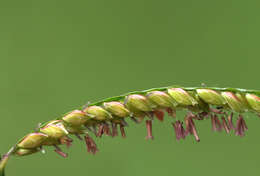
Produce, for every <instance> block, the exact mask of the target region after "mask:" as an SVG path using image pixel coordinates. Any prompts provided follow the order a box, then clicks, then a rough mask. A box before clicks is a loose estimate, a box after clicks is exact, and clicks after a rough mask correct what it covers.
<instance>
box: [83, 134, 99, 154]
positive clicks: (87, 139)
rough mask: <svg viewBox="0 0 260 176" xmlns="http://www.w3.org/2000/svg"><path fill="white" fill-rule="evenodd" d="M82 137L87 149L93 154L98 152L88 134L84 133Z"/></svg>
mask: <svg viewBox="0 0 260 176" xmlns="http://www.w3.org/2000/svg"><path fill="white" fill-rule="evenodd" d="M84 138H85V143H86V146H87V151H88V152H89V153H91V154H93V155H95V154H96V153H97V152H98V148H97V145H96V143H95V141H94V140H93V139H92V138H91V137H90V136H89V135H88V134H86V135H85V137H84Z"/></svg>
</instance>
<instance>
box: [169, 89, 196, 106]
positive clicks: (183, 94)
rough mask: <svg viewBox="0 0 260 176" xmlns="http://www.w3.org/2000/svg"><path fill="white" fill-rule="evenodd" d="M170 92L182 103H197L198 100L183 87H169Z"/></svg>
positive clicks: (187, 104)
mask: <svg viewBox="0 0 260 176" xmlns="http://www.w3.org/2000/svg"><path fill="white" fill-rule="evenodd" d="M168 93H169V94H170V95H171V96H172V98H173V99H174V100H176V101H177V103H179V104H180V105H185V106H189V105H192V106H194V105H196V104H198V102H197V101H196V100H195V99H194V98H193V97H192V96H191V95H190V94H189V93H188V92H187V91H185V90H183V89H181V88H171V89H168Z"/></svg>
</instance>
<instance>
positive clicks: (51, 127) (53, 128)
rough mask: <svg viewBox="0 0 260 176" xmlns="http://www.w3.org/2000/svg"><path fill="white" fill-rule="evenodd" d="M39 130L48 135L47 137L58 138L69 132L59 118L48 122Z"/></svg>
mask: <svg viewBox="0 0 260 176" xmlns="http://www.w3.org/2000/svg"><path fill="white" fill-rule="evenodd" d="M40 132H41V133H44V134H46V135H48V137H49V138H52V139H60V138H62V137H63V136H66V135H68V134H69V133H68V131H67V130H66V129H65V127H64V125H63V124H62V122H61V121H59V120H55V121H52V122H50V123H48V124H47V125H45V126H44V127H43V128H41V129H40Z"/></svg>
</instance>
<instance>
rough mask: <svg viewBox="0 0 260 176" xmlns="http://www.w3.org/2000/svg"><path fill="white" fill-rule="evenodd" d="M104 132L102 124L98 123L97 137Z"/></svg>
mask: <svg viewBox="0 0 260 176" xmlns="http://www.w3.org/2000/svg"><path fill="white" fill-rule="evenodd" d="M103 133H104V124H99V128H98V133H97V137H101V136H102V135H103Z"/></svg>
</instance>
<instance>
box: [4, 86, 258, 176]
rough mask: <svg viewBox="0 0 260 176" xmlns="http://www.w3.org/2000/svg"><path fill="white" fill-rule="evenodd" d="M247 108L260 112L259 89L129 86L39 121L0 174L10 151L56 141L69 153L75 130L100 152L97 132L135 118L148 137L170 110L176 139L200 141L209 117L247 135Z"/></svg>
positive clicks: (120, 128) (26, 151)
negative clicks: (130, 88)
mask: <svg viewBox="0 0 260 176" xmlns="http://www.w3.org/2000/svg"><path fill="white" fill-rule="evenodd" d="M177 110H186V111H187V113H186V116H185V117H184V118H183V119H182V120H178V119H180V118H178V119H176V118H175V117H176V111H177ZM248 111H249V112H253V113H255V114H257V115H259V114H260V91H256V90H247V89H237V88H216V87H180V86H169V87H162V88H153V89H149V90H144V91H135V92H130V93H127V94H124V95H121V96H116V97H112V98H108V99H104V100H101V101H98V102H96V103H90V104H88V105H84V106H83V107H81V108H78V109H76V110H73V111H70V112H68V113H67V114H65V115H64V116H62V117H61V118H58V119H55V120H52V121H49V122H46V123H44V124H42V125H39V127H38V128H37V129H35V131H33V132H31V133H29V134H27V135H26V136H25V137H23V138H22V139H20V140H19V141H18V142H17V144H15V145H14V146H13V147H12V148H11V149H10V150H9V151H8V152H7V153H6V154H5V155H3V156H1V158H0V159H1V161H0V176H1V175H2V176H3V175H4V168H5V166H6V163H7V161H8V159H9V158H10V156H13V155H15V156H26V155H30V154H33V153H37V152H40V151H42V152H43V153H45V152H44V147H45V146H52V147H54V151H55V152H56V153H57V154H58V155H60V156H62V157H64V158H66V157H67V156H68V154H67V153H65V152H64V151H62V149H61V148H60V145H66V146H67V147H68V148H69V147H70V146H71V144H72V142H73V140H72V138H71V137H70V136H71V135H75V136H76V137H77V138H78V139H79V140H82V141H84V142H85V144H86V148H87V151H88V152H89V153H91V154H96V153H97V152H98V147H97V145H96V143H95V141H94V139H93V136H95V137H98V138H101V137H102V136H103V135H106V136H111V137H115V136H118V135H119V133H121V136H122V137H123V138H125V137H126V133H125V127H127V126H128V123H127V121H126V120H127V118H129V119H131V120H133V121H134V122H135V123H137V124H139V123H142V122H143V121H145V126H146V129H147V136H146V139H147V140H151V139H153V138H154V137H153V133H152V123H153V120H154V119H157V120H159V121H163V120H164V115H165V113H167V114H168V116H170V117H172V120H173V121H172V124H171V125H172V127H173V129H174V132H175V136H176V139H177V140H181V139H185V138H186V136H188V135H192V136H194V139H195V140H196V141H197V142H199V141H200V138H199V135H198V131H197V128H196V125H195V122H197V121H200V120H207V119H210V121H211V125H212V130H213V131H222V130H224V131H225V132H226V133H231V131H234V132H235V134H236V135H237V136H241V137H243V136H244V135H245V132H246V131H247V130H248V127H247V125H246V122H245V120H244V118H243V113H245V112H248ZM235 115H236V116H235ZM235 120H236V122H235V123H234V121H235Z"/></svg>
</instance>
